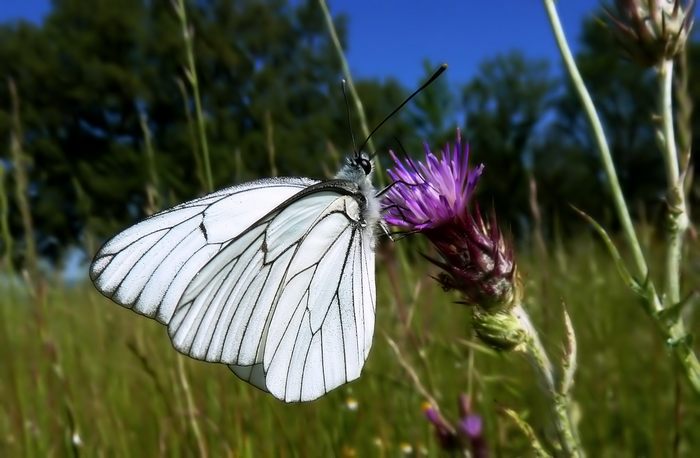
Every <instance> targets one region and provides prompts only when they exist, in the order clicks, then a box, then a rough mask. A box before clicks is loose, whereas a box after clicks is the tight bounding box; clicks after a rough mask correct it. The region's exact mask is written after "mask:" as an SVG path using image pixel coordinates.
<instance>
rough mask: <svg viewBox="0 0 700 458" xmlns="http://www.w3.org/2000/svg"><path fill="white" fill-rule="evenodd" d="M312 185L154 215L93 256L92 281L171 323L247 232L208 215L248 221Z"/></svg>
mask: <svg viewBox="0 0 700 458" xmlns="http://www.w3.org/2000/svg"><path fill="white" fill-rule="evenodd" d="M314 183H315V182H314V181H311V180H308V179H303V178H287V179H278V180H269V179H267V180H258V181H253V182H250V183H246V184H243V185H240V186H234V187H231V188H227V189H223V190H221V191H218V192H216V193H214V194H210V195H208V196H204V197H202V198H201V199H195V200H192V201H190V202H185V203H183V204H180V205H178V206H176V207H174V208H172V209H170V210H165V211H163V212H161V213H158V214H156V215H153V216H151V217H150V218H147V219H145V220H143V221H142V222H140V223H138V224H136V225H134V226H132V227H130V228H128V229H126V230H124V231H123V232H121V233H119V234H117V235H116V236H115V237H114V238H112V239H111V240H109V241H108V242H107V243H106V244H105V245H104V246H103V247H102V248H101V249H100V251H99V252H98V253H97V255H96V256H95V259H94V261H93V262H92V265H91V266H90V278H91V279H92V281H93V283H94V284H95V286H96V287H97V289H98V290H99V291H100V292H102V294H104V295H105V296H107V297H109V298H110V299H112V300H114V301H115V302H117V303H118V304H121V305H123V306H125V307H127V308H131V309H133V310H134V311H136V312H138V313H141V314H143V315H146V316H149V317H153V318H156V319H158V321H160V322H162V323H164V324H167V323H168V322H169V321H170V318H171V317H172V314H173V312H174V310H175V306H176V305H177V303H178V301H179V300H180V297H181V296H182V293H183V292H184V290H185V288H186V287H187V285H188V284H189V283H190V281H192V279H193V278H194V276H195V275H196V274H197V273H198V272H199V271H200V270H201V269H202V267H204V265H206V263H207V262H208V261H209V260H210V259H211V258H212V257H213V256H214V255H215V254H216V253H218V252H219V250H220V249H221V248H222V240H224V241H227V240H230V239H233V238H235V237H236V236H238V235H239V234H241V233H242V232H244V231H245V230H246V229H248V227H249V224H246V225H240V224H239V223H238V222H237V221H236V220H235V219H233V218H232V219H230V220H228V221H223V222H222V221H221V216H220V215H221V212H219V211H212V212H210V213H209V214H207V211H208V210H210V209H212V207H213V206H216V207H214V210H219V209H220V208H223V207H224V206H226V207H227V208H228V209H229V210H232V211H233V214H234V215H238V216H241V217H242V218H243V219H244V221H246V222H247V221H250V219H251V218H250V217H249V215H250V213H246V211H248V212H256V213H257V214H259V213H260V212H261V209H265V210H266V212H265V213H267V212H270V211H272V210H274V209H275V208H276V207H277V206H278V205H279V204H280V203H282V202H284V201H285V200H286V199H288V198H289V197H291V196H294V195H295V194H297V193H299V192H301V191H303V190H304V189H306V188H308V187H309V186H310V185H312V184H314ZM270 190H273V191H274V195H273V197H274V198H271V195H270ZM263 196H264V197H266V199H262V198H261V197H263ZM230 202H231V203H233V204H235V205H229V203H230ZM237 208H238V212H236V211H235V210H236V209H237ZM251 208H254V210H252V209H251ZM265 213H263V214H265ZM212 237H215V238H214V239H213V238H212Z"/></svg>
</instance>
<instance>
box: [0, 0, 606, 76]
mask: <svg viewBox="0 0 700 458" xmlns="http://www.w3.org/2000/svg"><path fill="white" fill-rule="evenodd" d="M162 1H166V0H162ZM0 2H1V6H0V21H8V20H16V19H28V20H31V21H34V22H38V21H40V20H41V18H42V17H43V16H44V15H46V14H47V13H48V11H49V9H50V1H49V0H0ZM328 3H329V6H330V8H331V11H332V12H333V13H334V14H337V13H345V14H347V16H348V17H349V27H350V28H349V49H348V60H349V61H350V66H351V69H352V71H353V74H354V75H355V76H356V77H378V78H386V77H388V76H394V77H396V78H398V79H399V80H400V81H401V82H402V83H404V84H405V85H407V86H409V87H410V86H415V85H417V83H418V81H419V80H421V78H422V75H423V68H422V61H423V59H425V58H427V59H429V60H430V61H431V62H434V63H435V64H437V63H441V62H447V63H448V64H449V66H450V68H449V71H448V72H447V78H448V80H449V81H452V82H464V81H466V80H468V79H469V78H470V77H471V76H472V75H474V72H475V71H476V69H477V67H478V64H479V62H481V61H483V60H484V59H485V58H488V57H492V56H494V55H496V54H499V53H505V52H508V51H511V50H514V49H520V50H522V51H523V52H524V53H525V54H526V55H527V56H529V57H535V58H546V59H549V60H550V61H552V62H553V63H554V65H556V66H558V65H559V55H558V52H557V49H556V46H555V44H554V39H553V38H552V34H551V31H550V29H549V23H548V22H547V18H546V15H545V12H544V8H543V6H542V2H541V0H500V1H498V0H497V1H483V0H430V1H413V2H411V1H406V0H403V1H401V0H328ZM558 4H559V6H558V8H559V13H560V16H561V19H562V22H563V24H564V29H565V31H566V33H567V35H568V36H569V38H570V42H571V44H572V45H573V46H574V48H575V45H576V42H577V37H578V35H579V32H580V25H581V21H582V20H583V19H584V18H585V17H587V16H591V15H592V14H593V13H594V12H595V11H596V9H597V8H598V6H599V5H600V4H601V0H561V1H559V2H558Z"/></svg>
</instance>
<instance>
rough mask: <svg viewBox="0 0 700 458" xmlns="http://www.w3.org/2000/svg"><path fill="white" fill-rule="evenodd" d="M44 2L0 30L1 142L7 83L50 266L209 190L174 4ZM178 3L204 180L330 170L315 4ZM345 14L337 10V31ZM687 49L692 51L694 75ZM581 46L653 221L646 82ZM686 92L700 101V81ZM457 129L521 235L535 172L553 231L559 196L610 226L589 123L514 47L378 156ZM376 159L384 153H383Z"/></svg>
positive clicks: (323, 52) (407, 117) (657, 163)
mask: <svg viewBox="0 0 700 458" xmlns="http://www.w3.org/2000/svg"><path fill="white" fill-rule="evenodd" d="M52 6H53V8H52V10H51V13H50V14H49V15H48V16H47V17H46V19H45V20H44V22H43V23H42V24H40V25H32V24H28V23H23V22H18V23H12V24H4V25H0V77H1V78H2V81H0V138H2V139H3V141H6V143H5V144H6V145H8V148H9V141H8V140H9V138H10V134H11V133H12V132H13V129H14V128H13V122H12V110H13V106H12V105H13V104H12V100H11V97H10V91H9V89H8V88H9V86H8V84H9V82H10V81H12V82H14V84H15V85H16V87H17V93H18V95H19V101H20V106H19V110H18V112H19V117H20V119H21V127H22V132H21V140H22V148H23V151H24V153H25V155H26V157H27V158H28V159H29V160H28V162H27V164H26V165H25V164H15V163H14V162H13V161H12V159H11V155H10V154H9V151H8V148H5V149H3V150H2V151H3V152H2V155H3V156H2V161H3V162H2V164H3V166H4V167H5V169H6V171H7V172H9V173H8V174H7V178H8V180H5V181H6V182H5V192H6V193H9V196H8V197H9V199H8V201H9V202H11V203H12V205H15V204H14V202H15V199H13V198H12V197H13V196H12V192H14V191H13V190H14V187H13V186H12V184H13V183H12V179H13V177H15V176H16V174H17V173H18V172H20V171H23V172H25V173H26V174H27V175H28V178H29V184H30V185H29V198H30V205H31V212H32V215H33V217H34V220H35V224H34V227H35V234H32V235H33V237H35V239H36V240H37V242H38V246H39V249H40V252H41V254H42V255H43V256H44V257H46V258H48V259H52V260H56V259H58V258H59V257H60V256H61V255H62V254H63V253H64V251H65V249H66V248H67V247H71V246H80V245H81V244H82V242H83V239H84V238H85V235H86V234H88V233H89V234H93V235H95V236H96V237H97V238H98V239H99V238H104V237H106V236H108V235H110V234H113V233H114V232H115V231H117V230H118V229H120V228H122V227H124V226H126V225H128V224H131V223H133V222H134V221H136V220H138V219H140V218H142V217H143V216H144V215H145V214H146V213H147V210H148V209H147V207H148V202H149V192H150V193H153V192H156V193H157V194H158V195H159V196H160V197H161V202H162V203H163V204H173V203H175V202H178V201H182V200H184V199H187V198H192V197H194V196H197V195H201V194H202V192H203V191H204V190H205V186H204V177H203V173H202V164H201V154H202V151H201V147H200V144H199V140H198V137H197V135H196V131H195V126H194V124H193V116H194V100H193V97H192V88H191V87H190V85H189V84H188V82H187V78H186V75H185V71H184V64H185V62H186V57H185V47H184V45H183V36H182V28H181V24H180V23H179V22H178V18H177V16H176V14H175V13H174V11H173V8H172V7H171V5H170V4H169V2H160V1H158V2H153V1H148V0H124V1H122V2H103V1H100V2H91V1H87V0H54V1H53V3H52ZM187 11H188V19H189V22H190V26H191V30H192V33H193V43H194V56H195V60H196V67H197V71H198V76H199V86H200V92H201V99H202V105H203V111H204V115H205V119H206V133H207V137H208V140H209V149H210V154H211V163H212V164H213V179H214V183H215V186H216V187H224V186H227V185H230V184H233V183H235V182H238V181H244V180H249V179H254V178H258V177H261V176H268V175H270V174H271V173H273V172H276V173H278V174H280V175H308V176H314V177H324V176H326V177H327V176H330V175H332V174H333V173H334V172H335V169H336V167H337V162H338V160H339V156H340V155H342V154H344V153H346V152H347V151H349V149H350V148H351V146H352V142H351V139H350V134H349V130H348V125H347V120H346V107H345V102H344V100H343V97H342V93H341V90H340V78H341V71H340V65H339V61H338V57H337V55H336V54H335V51H334V49H333V47H332V44H331V43H330V40H329V38H328V33H327V30H326V29H325V24H324V21H323V17H322V16H321V13H320V11H319V9H318V7H317V5H316V2H314V1H310V0H307V1H302V2H289V1H286V0H267V1H262V0H240V1H236V2H232V1H230V0H196V1H194V0H192V1H190V2H188V3H187ZM345 25H346V19H345V18H343V17H338V18H336V26H337V28H338V31H339V33H340V36H341V39H343V37H344V36H345V28H346V27H345ZM698 49H700V47H699V46H698V45H697V44H692V45H691V48H690V50H689V58H688V62H689V67H690V71H691V74H692V67H693V65H694V64H697V62H698V58H699V57H700V52H699V51H698ZM577 57H578V62H579V65H580V68H581V71H582V73H583V75H584V78H585V79H586V82H587V84H588V87H589V89H590V90H591V92H592V94H593V97H594V99H595V101H596V103H597V105H598V108H599V110H600V114H601V116H602V118H603V122H604V124H605V129H606V132H607V134H608V136H609V139H610V142H611V146H612V149H613V154H614V157H615V161H616V163H617V165H618V166H619V169H618V170H619V172H620V179H621V182H622V185H623V188H624V190H625V193H626V195H627V197H628V198H629V199H630V200H631V202H632V203H633V204H632V208H633V209H635V210H637V209H639V210H643V211H645V212H646V213H650V214H652V215H653V214H654V212H655V210H656V209H658V208H660V206H661V205H663V189H664V176H663V172H662V170H663V168H662V166H661V158H660V155H659V154H658V152H657V148H656V145H655V138H654V128H655V125H654V120H653V114H654V110H655V99H654V96H655V87H654V85H655V82H654V77H653V75H652V74H650V73H641V72H640V71H639V70H638V69H637V68H635V67H633V66H632V65H631V64H630V63H627V62H624V61H623V60H621V59H620V56H619V55H618V54H617V51H616V50H615V47H614V46H613V42H612V39H611V38H610V36H609V34H607V33H606V32H605V31H604V30H601V29H600V24H599V23H598V22H597V21H588V22H586V23H585V24H584V28H583V33H582V36H581V46H580V52H579V55H578V56H577ZM421 58H422V56H416V61H417V62H419V61H420V59H421ZM424 67H425V72H426V76H427V75H429V74H430V73H432V71H433V70H434V65H432V64H431V63H429V62H427V61H425V62H424ZM419 83H420V82H419V81H416V82H415V84H416V86H417V85H418V84H419ZM356 86H357V88H358V92H359V94H360V96H361V98H362V100H363V104H364V106H365V109H366V112H367V116H368V119H369V123H370V128H371V127H373V126H374V125H376V124H377V123H378V122H379V121H380V120H381V119H383V118H384V116H385V115H386V114H387V113H389V112H390V111H392V110H393V109H394V108H395V107H396V106H397V105H398V104H399V103H400V102H401V101H402V100H403V99H404V98H405V97H406V95H407V94H408V92H409V91H408V89H407V88H405V87H403V86H402V85H401V84H399V83H398V82H397V81H396V80H391V79H388V80H386V81H377V80H360V81H357V82H356ZM689 88H690V91H691V94H692V99H693V101H695V102H696V103H695V105H696V106H697V105H698V103H697V99H698V97H699V96H700V86H698V84H697V78H692V77H691V78H690V79H689ZM350 111H351V124H352V128H353V130H354V131H355V134H356V135H357V136H358V137H361V135H360V129H359V125H358V120H357V116H356V113H354V112H353V110H352V109H351V110H350ZM697 119H698V118H697V117H695V118H694V121H693V122H694V124H693V126H694V127H696V128H695V129H694V132H695V134H696V135H697V132H698V129H697V127H698V120H697ZM457 125H462V126H463V129H462V130H463V134H462V135H463V137H464V138H465V139H466V140H467V141H468V142H469V143H470V144H471V149H472V152H473V155H472V160H473V161H478V162H483V163H485V164H486V173H485V175H484V178H483V180H482V183H481V184H480V192H481V195H482V199H481V200H482V202H483V203H486V204H487V205H488V204H492V205H493V207H494V208H495V209H496V211H497V213H498V214H499V217H500V218H501V219H502V220H506V221H509V222H510V225H511V227H512V228H513V231H514V232H515V233H516V234H520V233H523V232H526V231H527V230H529V228H530V219H531V214H530V213H531V212H530V207H529V204H530V198H531V196H530V194H529V189H530V186H529V183H530V181H531V180H532V179H534V180H535V181H536V182H537V183H538V185H539V189H540V192H539V196H538V197H539V204H540V206H541V211H542V213H543V215H544V219H545V222H549V223H550V225H551V224H553V222H554V221H565V223H566V224H565V226H566V227H569V228H574V227H578V226H577V225H578V224H580V223H579V220H578V219H577V218H576V217H574V216H573V215H572V214H571V213H570V209H569V205H570V204H574V205H576V206H577V207H580V208H582V209H584V210H586V211H587V212H588V213H590V214H592V215H593V216H595V217H596V218H597V219H599V220H600V221H601V222H602V223H605V224H607V225H610V224H611V223H614V218H613V217H612V216H611V215H610V214H609V212H608V211H606V209H609V208H610V204H609V202H610V201H609V197H608V195H607V188H606V186H605V177H604V175H603V174H602V173H601V167H600V165H599V159H598V156H597V152H596V148H595V145H594V144H593V143H592V140H591V135H590V130H589V126H588V124H587V120H586V118H585V116H584V114H583V112H582V110H581V106H580V102H579V101H578V99H577V97H576V94H575V93H574V91H573V88H572V87H571V86H570V85H569V84H568V81H567V80H566V78H565V75H564V74H563V71H562V70H561V69H558V68H557V69H556V70H552V69H550V67H549V64H548V62H546V61H542V60H536V59H530V58H527V57H525V55H523V54H522V53H519V52H512V53H508V54H504V55H499V56H494V57H493V58H490V59H488V60H486V61H485V62H483V63H482V65H481V66H480V67H479V68H478V69H477V72H476V74H475V76H474V77H473V78H472V79H471V80H470V81H466V82H462V83H461V84H458V85H457V87H453V86H450V85H449V84H447V80H445V79H443V80H438V81H437V82H436V83H435V84H433V86H431V87H430V88H429V89H427V90H426V91H425V92H424V93H422V94H421V95H420V96H419V97H417V98H416V99H414V101H413V102H412V103H411V105H409V107H408V108H407V109H406V110H404V111H402V112H401V113H399V114H398V115H397V116H395V117H394V118H393V119H391V120H390V121H389V122H388V123H387V126H386V127H384V128H383V129H382V130H380V131H379V132H378V133H377V135H376V136H375V138H374V144H375V145H376V148H377V152H379V153H383V152H386V151H387V150H388V149H389V148H393V149H394V150H400V149H401V148H400V147H399V145H398V142H397V141H396V140H395V139H398V140H399V141H400V142H401V143H402V144H403V146H405V147H406V150H407V151H408V152H409V154H411V153H420V152H421V151H422V148H421V147H420V145H421V143H422V142H423V141H426V142H428V143H430V144H431V145H440V144H444V142H446V141H450V140H452V139H453V136H454V131H453V129H454V126H457ZM14 130H16V129H14ZM15 133H16V132H15ZM147 135H150V138H151V139H152V157H153V166H151V163H150V162H149V155H148V154H147V145H146V142H145V139H146V137H147ZM356 140H357V143H358V144H359V143H361V142H362V140H364V139H363V138H357V139H356ZM373 152H374V151H373ZM378 157H379V158H380V160H382V161H384V162H385V164H384V165H386V155H385V154H379V155H378ZM273 161H274V164H273V163H272V162H273ZM16 210H17V209H16V208H10V212H9V215H10V228H11V230H12V233H13V234H14V236H15V238H17V239H18V240H21V239H22V237H24V236H25V234H24V233H23V229H22V227H21V223H20V218H19V216H18V212H17V211H16ZM16 247H17V249H19V250H21V249H22V244H21V243H18V244H16Z"/></svg>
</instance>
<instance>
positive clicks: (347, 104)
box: [340, 78, 360, 156]
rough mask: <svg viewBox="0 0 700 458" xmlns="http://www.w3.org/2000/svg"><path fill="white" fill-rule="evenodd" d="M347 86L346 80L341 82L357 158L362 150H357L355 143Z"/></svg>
mask: <svg viewBox="0 0 700 458" xmlns="http://www.w3.org/2000/svg"><path fill="white" fill-rule="evenodd" d="M346 85H347V83H346V82H345V78H343V79H342V80H340V87H341V88H342V90H343V98H344V99H345V113H346V114H347V118H348V129H349V130H350V138H352V148H353V153H355V156H357V155H359V154H360V150H358V149H357V143H355V133H354V132H353V131H352V122H351V121H350V102H348V92H347V90H346Z"/></svg>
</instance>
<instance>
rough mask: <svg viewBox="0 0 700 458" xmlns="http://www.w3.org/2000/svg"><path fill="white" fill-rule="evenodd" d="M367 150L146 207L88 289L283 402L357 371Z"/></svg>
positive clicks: (367, 240)
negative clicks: (321, 172)
mask: <svg viewBox="0 0 700 458" xmlns="http://www.w3.org/2000/svg"><path fill="white" fill-rule="evenodd" d="M372 169H373V165H372V160H371V159H370V158H369V156H368V155H367V154H366V153H354V154H352V155H350V156H349V157H348V158H347V159H346V161H345V164H344V165H343V166H342V168H341V169H340V171H339V172H338V174H337V175H336V176H335V178H334V179H331V180H327V181H316V180H310V179H307V178H268V179H262V180H257V181H252V182H249V183H245V184H242V185H239V186H233V187H229V188H226V189H223V190H220V191H218V192H214V193H212V194H209V195H206V196H204V197H201V198H198V199H194V200H191V201H189V202H185V203H182V204H180V205H177V206H175V207H173V208H171V209H168V210H165V211H162V212H160V213H157V214H155V215H153V216H151V217H149V218H147V219H145V220H143V221H142V222H140V223H138V224H136V225H134V226H132V227H130V228H128V229H126V230H124V231H123V232H121V233H119V234H117V235H116V236H115V237H114V238H112V239H111V240H109V241H108V242H107V243H105V245H104V246H103V247H102V248H101V249H100V250H99V251H98V253H97V255H96V256H95V258H94V260H93V262H92V265H91V266H90V278H91V279H92V281H93V283H94V285H95V286H96V287H97V289H98V290H99V291H100V292H101V293H102V294H104V295H105V296H107V297H108V298H110V299H112V300H113V301H114V302H116V303H118V304H120V305H123V306H125V307H127V308H130V309H132V310H133V311H135V312H137V313H140V314H142V315H146V316H148V317H150V318H154V319H156V320H158V321H159V322H161V323H163V324H164V325H166V326H167V327H168V334H169V336H170V339H171V341H172V344H173V346H174V347H175V349H176V350H178V351H180V352H181V353H184V354H186V355H188V356H190V357H192V358H195V359H200V360H204V361H209V362H217V363H224V364H227V365H228V366H229V368H230V369H231V370H232V371H233V372H234V373H235V374H236V375H237V376H239V377H240V378H242V379H244V380H246V381H248V382H249V383H251V384H253V385H255V386H256V387H258V388H260V389H262V390H265V391H268V392H270V393H271V394H272V395H273V396H275V397H276V398H278V399H281V400H284V401H286V402H295V401H310V400H313V399H316V398H318V397H319V396H322V395H323V394H325V393H327V392H328V391H330V390H332V389H333V388H336V387H338V386H340V385H342V384H344V383H346V382H349V381H351V380H354V379H356V378H358V377H359V376H360V371H361V370H362V366H363V364H364V362H365V360H366V359H367V356H368V354H369V351H370V348H371V346H372V335H373V331H374V320H375V310H376V290H375V278H374V248H375V244H376V236H375V229H376V227H377V224H378V222H379V219H380V201H379V198H378V197H376V196H375V190H374V187H373V185H372V182H371V175H372Z"/></svg>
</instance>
